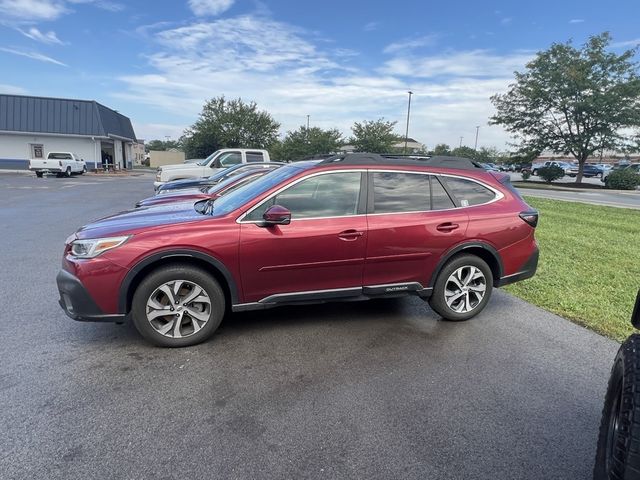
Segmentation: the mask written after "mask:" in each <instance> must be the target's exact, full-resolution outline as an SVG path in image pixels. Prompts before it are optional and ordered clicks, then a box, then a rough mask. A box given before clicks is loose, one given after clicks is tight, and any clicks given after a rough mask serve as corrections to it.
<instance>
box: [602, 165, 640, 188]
mask: <svg viewBox="0 0 640 480" xmlns="http://www.w3.org/2000/svg"><path fill="white" fill-rule="evenodd" d="M604 184H605V186H606V187H607V188H612V189H614V190H634V189H635V188H636V187H637V186H638V185H640V174H638V173H636V172H634V171H633V170H631V169H629V168H625V169H623V170H613V171H612V172H611V173H610V174H609V175H608V176H607V177H606V178H605V182H604Z"/></svg>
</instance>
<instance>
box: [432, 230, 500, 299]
mask: <svg viewBox="0 0 640 480" xmlns="http://www.w3.org/2000/svg"><path fill="white" fill-rule="evenodd" d="M471 248H481V249H483V250H485V251H486V252H488V253H489V254H490V255H491V256H492V257H493V258H494V259H495V261H496V265H497V269H498V272H497V273H498V275H495V274H494V277H495V278H494V279H493V284H494V286H497V284H498V282H499V281H500V278H502V274H503V272H504V268H503V265H502V259H501V258H500V254H499V253H498V251H497V250H496V249H495V248H493V247H492V246H491V245H489V244H488V243H485V242H481V241H469V242H465V243H461V244H459V245H456V246H455V247H453V248H452V249H451V250H449V251H447V252H446V253H445V254H444V255H443V256H442V258H441V259H440V261H439V262H438V264H437V265H436V268H435V269H434V270H433V273H432V274H431V278H430V279H429V284H428V287H429V288H433V286H434V284H435V283H436V279H437V278H438V275H439V274H440V271H441V270H442V267H444V265H445V264H446V263H447V262H448V261H449V260H450V259H451V258H452V257H453V256H455V255H457V254H458V253H461V252H464V251H465V250H469V249H471ZM494 273H495V272H494Z"/></svg>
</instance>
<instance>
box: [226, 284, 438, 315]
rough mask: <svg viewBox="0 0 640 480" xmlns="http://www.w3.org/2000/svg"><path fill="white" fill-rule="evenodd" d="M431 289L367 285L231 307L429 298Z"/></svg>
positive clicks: (240, 309) (274, 297) (281, 295)
mask: <svg viewBox="0 0 640 480" xmlns="http://www.w3.org/2000/svg"><path fill="white" fill-rule="evenodd" d="M432 290H433V289H431V288H424V287H423V286H422V284H420V283H418V282H410V283H392V284H387V285H368V286H365V287H353V288H337V289H333V290H316V291H310V292H291V293H279V294H277V295H269V296H268V297H265V298H263V299H261V300H259V301H257V302H252V303H239V304H236V305H232V307H231V309H232V311H234V312H246V311H249V310H264V309H266V308H273V307H279V306H282V305H304V304H314V303H326V302H342V301H357V300H369V299H372V298H391V297H404V296H407V295H417V296H419V297H422V298H429V297H430V296H431V292H432Z"/></svg>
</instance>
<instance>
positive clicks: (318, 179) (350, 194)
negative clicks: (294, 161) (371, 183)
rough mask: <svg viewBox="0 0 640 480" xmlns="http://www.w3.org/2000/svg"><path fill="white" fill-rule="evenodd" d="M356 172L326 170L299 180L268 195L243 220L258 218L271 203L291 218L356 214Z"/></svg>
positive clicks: (357, 188) (358, 188) (357, 174)
mask: <svg viewBox="0 0 640 480" xmlns="http://www.w3.org/2000/svg"><path fill="white" fill-rule="evenodd" d="M359 196H360V173H359V172H345V173H327V174H324V175H316V176H314V177H311V178H307V179H305V180H302V181H301V182H298V183H296V184H295V185H293V186H291V187H289V188H287V189H286V190H284V191H282V192H280V193H279V194H278V195H276V196H275V197H271V198H270V199H269V200H267V201H266V202H264V203H263V204H262V205H260V206H259V207H258V208H256V209H255V210H254V211H253V212H251V213H250V214H249V215H247V217H246V218H245V220H262V215H263V214H264V212H265V210H266V209H267V208H269V207H270V206H271V205H282V206H283V207H286V208H288V209H289V210H290V211H291V218H292V219H294V220H295V219H300V218H316V217H343V216H347V215H355V214H356V213H358V197H359Z"/></svg>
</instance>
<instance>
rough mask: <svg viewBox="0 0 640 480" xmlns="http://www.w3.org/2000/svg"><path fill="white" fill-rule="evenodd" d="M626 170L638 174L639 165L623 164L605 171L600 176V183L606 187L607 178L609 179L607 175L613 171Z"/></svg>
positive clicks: (639, 171) (639, 172) (639, 170)
mask: <svg viewBox="0 0 640 480" xmlns="http://www.w3.org/2000/svg"><path fill="white" fill-rule="evenodd" d="M627 168H629V169H631V171H633V172H636V173H638V174H640V163H624V164H622V165H617V166H615V167H613V168H610V169H609V170H606V171H605V172H604V173H603V174H602V176H601V177H600V181H601V182H602V183H604V184H605V185H607V178H609V174H610V173H611V172H613V171H615V170H626V169H627Z"/></svg>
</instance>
